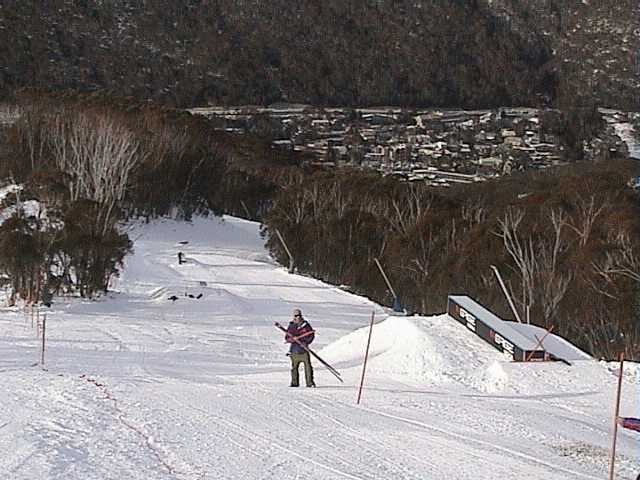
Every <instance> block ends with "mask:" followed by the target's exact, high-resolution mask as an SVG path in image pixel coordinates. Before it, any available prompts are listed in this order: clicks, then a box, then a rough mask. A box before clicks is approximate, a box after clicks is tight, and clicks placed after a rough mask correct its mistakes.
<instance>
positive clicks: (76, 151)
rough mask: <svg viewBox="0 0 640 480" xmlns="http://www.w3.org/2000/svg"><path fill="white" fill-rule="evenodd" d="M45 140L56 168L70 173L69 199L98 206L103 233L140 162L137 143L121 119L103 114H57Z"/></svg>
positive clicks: (98, 220)
mask: <svg viewBox="0 0 640 480" xmlns="http://www.w3.org/2000/svg"><path fill="white" fill-rule="evenodd" d="M47 137H48V139H49V141H50V143H51V146H52V151H53V152H54V154H55V162H56V166H57V167H58V169H60V170H61V171H63V172H65V173H68V174H69V175H70V178H71V180H70V182H69V194H70V198H71V200H72V201H77V200H79V199H89V200H93V201H95V202H96V203H97V204H98V205H99V206H100V208H99V212H98V218H97V219H96V220H97V225H98V227H99V232H100V233H102V234H105V233H106V231H107V230H108V229H109V228H111V227H112V226H113V215H112V214H113V211H114V209H115V207H116V205H117V204H118V202H120V201H122V200H123V199H124V196H125V194H126V191H127V187H128V185H129V177H130V174H131V172H132V171H133V169H134V168H135V167H136V165H137V164H138V163H139V162H140V160H141V158H142V157H143V154H142V153H141V149H140V143H139V141H138V140H137V138H136V135H135V133H134V132H133V131H132V130H130V129H129V128H127V127H126V126H125V125H124V123H123V122H119V121H118V120H117V119H115V118H112V117H109V116H106V115H89V114H87V113H75V114H73V115H72V116H70V117H67V116H65V117H63V116H62V115H59V116H58V118H55V119H53V121H51V122H50V123H49V134H48V136H47Z"/></svg>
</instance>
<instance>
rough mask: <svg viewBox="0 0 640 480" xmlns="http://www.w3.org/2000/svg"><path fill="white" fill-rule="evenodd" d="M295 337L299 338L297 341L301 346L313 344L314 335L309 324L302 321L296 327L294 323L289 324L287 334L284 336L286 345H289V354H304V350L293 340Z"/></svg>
mask: <svg viewBox="0 0 640 480" xmlns="http://www.w3.org/2000/svg"><path fill="white" fill-rule="evenodd" d="M302 335H304V336H302ZM296 337H300V338H299V339H298V341H299V342H300V343H302V344H303V345H309V344H310V343H311V342H313V338H314V337H315V333H314V331H313V328H311V325H310V324H309V322H307V321H306V320H304V319H303V320H302V321H301V322H300V323H299V324H298V325H296V324H295V322H290V323H289V326H288V327H287V334H286V335H285V336H284V340H285V341H286V342H287V343H290V344H291V346H290V347H289V352H290V353H302V352H305V349H304V348H302V347H301V346H300V345H298V343H297V342H295V341H294V340H293V339H294V338H296Z"/></svg>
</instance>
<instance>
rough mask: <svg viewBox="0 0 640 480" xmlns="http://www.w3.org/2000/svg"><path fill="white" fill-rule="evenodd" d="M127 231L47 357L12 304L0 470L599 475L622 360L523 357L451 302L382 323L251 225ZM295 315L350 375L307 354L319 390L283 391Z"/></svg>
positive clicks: (189, 478)
mask: <svg viewBox="0 0 640 480" xmlns="http://www.w3.org/2000/svg"><path fill="white" fill-rule="evenodd" d="M130 236H131V238H132V239H134V240H135V245H134V249H135V252H134V254H133V255H131V256H130V257H128V258H127V259H126V266H125V267H126V268H125V271H124V272H123V274H122V275H121V277H120V278H118V279H116V281H115V282H114V284H113V285H112V289H113V293H111V294H110V295H109V296H107V297H106V298H103V299H101V300H100V301H84V300H81V299H77V298H75V299H59V300H57V301H56V302H55V303H54V304H53V306H52V308H51V309H50V310H48V311H47V332H48V336H47V339H48V340H47V351H46V367H47V369H46V370H42V369H41V368H39V367H37V366H33V365H34V363H35V362H36V361H37V359H38V358H39V352H38V346H39V344H40V340H39V339H38V338H37V337H36V330H35V328H32V326H31V319H30V318H29V317H28V316H25V314H24V313H23V312H21V311H20V310H19V309H15V308H11V309H8V308H1V309H0V382H2V385H3V388H2V389H0V403H1V404H2V405H3V408H2V409H0V449H1V450H2V452H4V455H2V456H1V457H0V472H2V475H0V477H2V478H8V479H9V478H10V479H18V480H21V479H24V480H26V479H33V478H42V479H58V478H59V479H63V478H64V479H65V480H66V479H70V480H80V479H82V480H85V479H106V478H126V479H133V480H143V479H144V480H147V479H149V478H153V479H174V480H175V479H185V480H200V479H271V478H272V479H278V480H281V479H299V478H305V479H312V480H316V479H317V480H320V479H322V480H324V479H360V480H365V479H367V480H373V479H386V478H389V479H391V478H393V479H449V478H451V479H461V480H466V479H469V480H471V479H473V480H478V479H487V480H488V479H491V480H493V479H495V478H501V477H507V476H513V475H524V476H527V477H528V478H532V479H538V478H544V479H545V480H555V479H558V480H560V479H563V480H564V479H566V480H569V479H572V480H573V479H602V478H605V476H606V472H607V468H608V463H607V462H608V446H609V442H610V431H611V409H612V402H613V392H614V388H615V384H616V374H617V365H616V364H607V363H602V362H597V361H594V360H592V359H588V358H587V359H584V360H577V361H575V362H573V365H572V366H571V367H570V366H567V365H565V364H562V363H557V362H556V363H536V364H522V363H513V362H510V361H509V359H508V357H506V356H504V355H503V354H501V353H499V352H498V351H497V350H495V349H493V348H492V347H490V346H489V345H487V344H486V343H484V342H483V341H482V340H480V339H479V338H477V337H476V336H475V335H474V334H472V333H471V332H469V331H468V330H467V329H466V328H464V327H463V326H461V325H460V324H458V323H457V322H456V321H455V320H453V319H451V318H449V317H448V316H446V315H438V316H433V317H419V316H415V317H390V316H388V315H387V314H386V313H385V310H384V309H383V308H382V307H380V306H378V305H375V304H374V303H372V302H371V301H369V300H367V299H365V298H361V297H358V296H355V295H352V294H349V293H347V292H345V291H343V290H340V289H339V288H336V287H333V286H331V285H326V284H323V283H322V282H320V281H317V280H314V279H311V278H307V277H303V276H298V275H290V274H288V273H287V272H286V270H285V269H283V268H281V267H279V266H277V265H276V264H275V263H274V262H273V261H272V260H271V259H270V258H269V256H268V254H267V253H266V252H265V250H264V247H263V240H262V238H261V237H260V234H259V225H257V224H255V223H252V222H247V221H244V220H240V219H235V218H230V217H224V218H223V219H218V218H195V219H194V221H193V222H192V223H190V224H185V223H179V222H174V221H170V220H164V221H158V222H152V223H149V224H137V225H132V226H130ZM178 252H182V253H183V254H184V256H185V259H186V263H185V264H181V265H179V264H178V259H177V253H178ZM199 295H201V296H200V297H199V298H198V296H199ZM172 297H175V298H174V299H171V298H172ZM293 308H301V309H302V310H303V312H304V314H305V317H306V318H307V320H309V321H310V322H311V324H312V325H313V327H314V328H315V329H316V331H317V337H316V341H315V342H314V344H313V347H314V349H315V350H316V351H317V352H318V353H319V354H320V355H321V356H322V357H323V358H325V359H326V360H327V361H329V362H330V363H332V364H333V365H334V366H335V367H336V368H338V370H339V371H340V372H341V374H342V377H343V378H344V380H345V383H344V384H339V383H338V382H337V381H336V380H335V378H333V377H332V376H331V375H330V374H329V373H328V372H327V371H325V370H324V369H323V368H322V366H321V365H320V364H318V363H317V362H315V364H314V365H315V372H316V383H317V384H318V388H316V389H305V388H299V389H292V388H289V387H288V383H289V363H288V362H289V360H288V359H287V357H286V356H285V352H286V345H285V344H284V342H283V338H282V335H281V332H278V331H277V330H276V329H275V328H274V327H273V322H274V321H278V322H280V323H286V322H288V320H289V318H290V315H291V310H292V309H293ZM372 311H374V312H375V318H376V324H375V326H374V331H373V336H372V345H371V357H370V362H369V364H368V371H367V376H366V385H365V389H364V392H363V399H362V404H361V405H359V406H357V405H355V398H356V393H357V387H358V383H359V380H360V376H361V373H362V370H361V369H362V360H363V353H364V348H365V343H366V338H367V335H368V324H369V319H370V315H371V312H372ZM43 313H44V311H43ZM638 370H639V369H638V368H637V366H636V365H628V366H627V367H625V382H624V388H625V390H624V395H623V404H622V408H621V414H622V415H625V416H638V414H639V410H638V405H637V403H636V402H635V399H634V397H635V393H636V391H637V385H638V384H639V383H640V382H638ZM638 440H639V438H638V436H637V434H635V433H632V432H629V431H623V432H621V434H620V438H619V442H618V452H619V455H618V461H619V463H618V466H617V470H616V471H617V472H618V475H619V477H620V478H634V477H635V475H637V473H638V472H640V462H639V461H638V454H637V443H638Z"/></svg>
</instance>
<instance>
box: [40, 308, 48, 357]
mask: <svg viewBox="0 0 640 480" xmlns="http://www.w3.org/2000/svg"><path fill="white" fill-rule="evenodd" d="M46 331H47V316H46V315H44V316H43V317H42V351H41V352H40V365H41V366H42V367H44V345H45V337H46Z"/></svg>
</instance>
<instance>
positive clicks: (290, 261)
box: [276, 228, 294, 273]
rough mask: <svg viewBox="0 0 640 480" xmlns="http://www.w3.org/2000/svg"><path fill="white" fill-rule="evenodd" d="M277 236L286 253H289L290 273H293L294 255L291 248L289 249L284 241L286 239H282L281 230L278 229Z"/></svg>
mask: <svg viewBox="0 0 640 480" xmlns="http://www.w3.org/2000/svg"><path fill="white" fill-rule="evenodd" d="M276 235H278V238H279V239H280V242H281V243H282V246H283V247H284V251H285V252H287V255H288V256H289V273H293V271H294V268H293V267H294V262H293V255H291V251H290V250H289V247H287V243H286V242H285V241H284V238H283V237H282V234H281V233H280V230H278V229H277V228H276Z"/></svg>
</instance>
